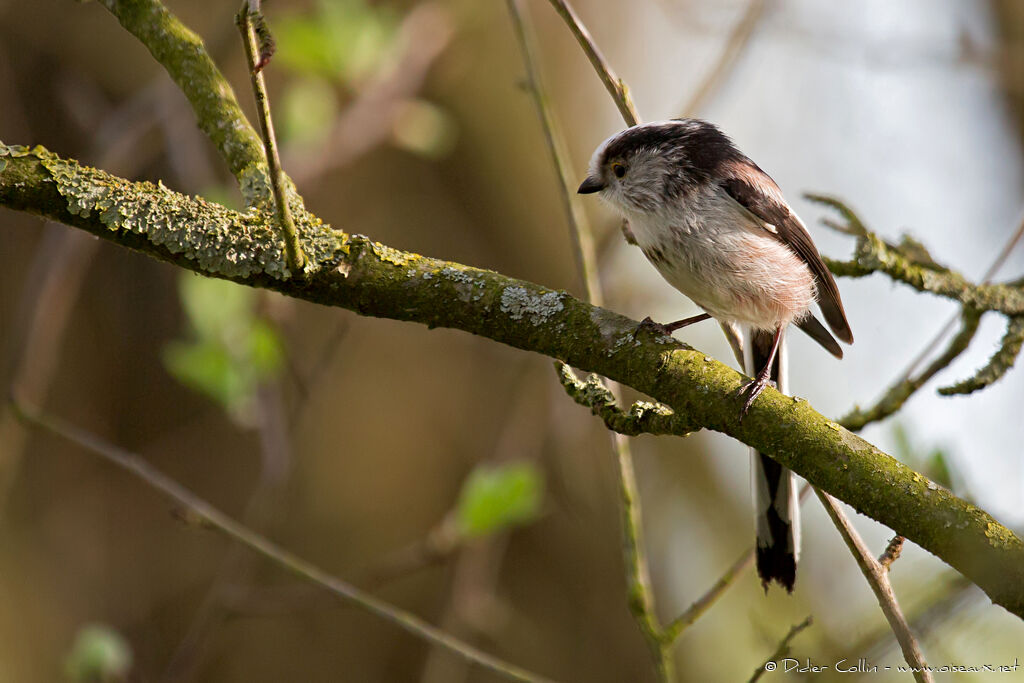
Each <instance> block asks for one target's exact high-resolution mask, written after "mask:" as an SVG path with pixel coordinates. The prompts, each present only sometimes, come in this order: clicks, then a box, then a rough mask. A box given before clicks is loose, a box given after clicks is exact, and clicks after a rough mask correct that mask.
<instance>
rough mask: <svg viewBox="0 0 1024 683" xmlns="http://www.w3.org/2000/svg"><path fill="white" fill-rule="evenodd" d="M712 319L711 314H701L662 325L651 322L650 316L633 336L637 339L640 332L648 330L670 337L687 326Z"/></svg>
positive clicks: (641, 323)
mask: <svg viewBox="0 0 1024 683" xmlns="http://www.w3.org/2000/svg"><path fill="white" fill-rule="evenodd" d="M710 317H711V314H710V313H701V314H700V315H694V316H691V317H689V318H683V319H682V320H677V321H675V322H674V323H666V324H664V325H662V324H661V323H656V322H654V321H653V320H651V317H650V316H648V317H646V318H644V319H643V320H641V321H640V325H639V326H638V327H637V328H636V330H635V331H634V332H633V336H634V337H636V335H637V333H639V332H640V330H647V331H648V332H653V333H655V334H664V335H666V336H670V335H671V334H672V333H673V332H675V331H676V330H681V329H682V328H684V327H686V326H687V325H692V324H694V323H699V322H701V321H702V320H707V319H709V318H710Z"/></svg>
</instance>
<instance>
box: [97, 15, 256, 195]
mask: <svg viewBox="0 0 1024 683" xmlns="http://www.w3.org/2000/svg"><path fill="white" fill-rule="evenodd" d="M100 2H101V4H102V5H103V6H104V7H106V8H107V9H108V10H109V11H110V13H111V14H113V15H114V16H115V17H117V20H118V21H119V22H121V25H122V26H123V27H124V28H125V29H126V30H127V31H128V32H129V33H131V34H132V35H134V36H135V37H136V38H138V39H139V41H140V42H141V43H142V44H143V45H145V46H146V49H148V50H149V51H150V53H151V54H152V55H153V57H154V58H155V59H156V61H158V62H160V64H161V65H163V67H164V68H165V69H166V70H167V73H168V75H170V77H171V78H172V79H174V82H175V83H176V84H177V85H178V87H179V88H181V91H182V92H183V93H184V94H185V97H186V98H188V101H189V103H190V104H191V105H192V110H193V111H194V112H195V114H196V121H197V122H198V123H199V127H200V128H201V129H202V131H203V132H204V133H206V136H207V137H208V138H210V140H211V141H212V142H213V144H214V145H216V147H217V150H218V151H219V152H220V155H221V157H223V158H224V160H225V161H226V162H227V164H228V168H230V169H231V174H232V175H234V176H235V178H236V180H237V181H238V184H239V186H240V187H241V188H242V194H243V195H244V196H245V199H246V201H247V202H248V203H250V204H258V203H265V202H267V201H269V200H270V197H271V192H270V183H269V181H268V177H267V168H266V159H265V158H264V156H263V144H262V143H261V142H260V138H259V136H258V135H256V131H254V130H253V128H252V126H250V125H249V121H248V120H247V119H246V118H245V114H243V113H242V108H241V107H240V106H239V105H238V100H237V99H236V98H235V93H234V91H233V90H232V89H231V85H230V84H229V83H228V82H227V80H225V78H224V76H223V75H222V74H221V72H220V71H219V70H218V69H217V65H216V64H214V63H213V60H212V59H211V58H210V55H209V54H208V53H207V52H206V48H205V46H204V45H203V41H202V39H201V38H200V37H199V36H197V35H196V34H195V33H194V32H193V31H191V30H190V29H189V28H188V27H187V26H185V25H184V24H183V23H181V21H179V20H178V18H177V17H175V16H174V15H173V14H171V12H170V11H169V10H168V9H167V8H166V7H164V6H163V3H161V2H159V0H100Z"/></svg>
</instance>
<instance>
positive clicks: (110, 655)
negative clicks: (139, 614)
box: [64, 624, 132, 683]
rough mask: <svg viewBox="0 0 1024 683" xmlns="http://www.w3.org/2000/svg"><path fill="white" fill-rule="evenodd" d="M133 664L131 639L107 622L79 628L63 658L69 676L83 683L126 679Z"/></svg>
mask: <svg viewBox="0 0 1024 683" xmlns="http://www.w3.org/2000/svg"><path fill="white" fill-rule="evenodd" d="M131 667H132V650H131V647H130V646H129V645H128V642H127V641H126V640H125V639H124V638H123V637H122V636H121V634H120V633H118V632H117V631H115V630H114V629H112V628H111V627H109V626H106V625H104V624H88V625H86V626H83V627H82V628H81V629H79V631H78V633H77V634H76V635H75V642H74V643H73V644H72V646H71V652H70V653H68V656H67V658H66V659H65V660H64V671H65V673H66V674H67V676H68V678H70V679H71V680H72V681H81V682H82V683H96V682H97V681H122V680H127V678H128V673H129V671H130V670H131Z"/></svg>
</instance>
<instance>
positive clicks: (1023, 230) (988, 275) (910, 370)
mask: <svg viewBox="0 0 1024 683" xmlns="http://www.w3.org/2000/svg"><path fill="white" fill-rule="evenodd" d="M1022 237H1024V217H1022V218H1021V219H1020V221H1019V222H1018V224H1017V229H1016V230H1014V232H1013V234H1012V235H1010V237H1009V239H1007V240H1006V243H1005V244H1004V245H1003V246H1002V248H1001V249H1000V250H999V253H998V254H996V258H995V260H993V261H992V263H991V265H989V267H988V270H986V271H985V274H984V275H983V276H982V280H981V284H983V285H987V284H989V283H990V282H992V278H994V277H995V276H996V273H998V272H999V269H1000V268H1002V267H1003V264H1004V263H1006V259H1007V258H1009V257H1010V253H1011V252H1013V250H1014V249H1015V248H1016V246H1017V243H1018V242H1020V240H1021V238H1022ZM955 324H956V316H955V315H954V316H952V317H950V319H949V320H948V321H947V322H946V324H945V325H943V327H942V329H941V330H939V332H938V334H936V335H935V336H934V337H933V338H932V340H931V341H930V342H928V343H927V344H925V346H924V348H923V349H921V353H919V354H918V355H917V357H916V358H914V360H913V361H911V363H910V365H909V366H908V367H907V369H906V370H905V371H904V372H903V376H902V377H901V378H900V381H903V382H905V381H907V379H909V377H910V376H911V375H912V374H914V371H915V370H917V368H918V366H920V365H921V363H923V362H924V360H925V358H927V357H928V356H929V355H931V353H932V351H934V350H935V347H936V346H938V345H939V342H941V341H942V340H943V339H944V338H945V337H946V335H947V334H949V332H950V331H951V330H952V329H953V325H955Z"/></svg>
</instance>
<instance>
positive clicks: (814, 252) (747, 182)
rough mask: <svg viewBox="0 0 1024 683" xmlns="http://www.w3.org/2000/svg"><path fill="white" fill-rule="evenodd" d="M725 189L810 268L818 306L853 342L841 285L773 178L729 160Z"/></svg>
mask: <svg viewBox="0 0 1024 683" xmlns="http://www.w3.org/2000/svg"><path fill="white" fill-rule="evenodd" d="M720 170H721V172H722V174H723V175H724V176H725V180H723V181H722V182H721V187H722V189H723V190H724V191H725V192H726V194H728V195H729V196H730V197H732V198H733V199H734V200H735V201H736V202H737V203H738V204H740V206H742V207H743V208H745V209H746V210H747V211H749V212H750V213H752V214H753V215H754V216H756V217H757V218H758V219H759V220H760V221H761V222H763V223H764V224H765V228H766V229H767V230H768V231H769V232H771V233H772V234H773V235H775V236H776V237H777V238H778V239H779V240H781V241H782V243H783V244H785V245H786V246H788V247H789V248H790V249H792V250H793V251H794V252H795V253H796V254H797V256H799V257H800V258H801V259H802V260H803V261H804V263H806V264H807V266H808V267H809V268H810V269H811V272H812V273H813V274H814V277H815V279H816V280H817V284H818V305H819V306H821V312H822V314H823V315H824V316H825V321H826V322H828V326H829V327H831V328H832V331H833V332H834V333H835V335H836V336H837V337H839V338H840V339H842V340H843V341H844V342H846V343H847V344H852V343H853V331H852V330H851V329H850V323H849V322H847V320H846V312H845V311H844V310H843V302H842V299H840V298H839V288H838V287H837V286H836V281H835V279H834V278H833V277H832V273H830V272H829V270H828V266H826V265H825V262H824V261H823V260H822V259H821V255H820V254H818V249H817V248H816V247H815V246H814V242H812V241H811V236H810V234H809V233H808V232H807V228H805V227H804V224H803V223H802V222H801V221H800V219H799V218H798V217H797V215H796V214H795V213H793V210H792V209H790V208H789V205H788V204H787V203H786V200H785V199H784V198H783V197H782V191H781V190H780V189H779V186H778V185H776V184H775V181H774V180H772V179H771V177H770V176H769V175H768V174H767V173H765V172H764V171H762V170H761V169H760V168H758V166H757V164H755V163H754V162H753V161H750V160H749V159H747V158H743V159H730V160H728V161H726V162H724V163H723V164H722V166H721V169H720Z"/></svg>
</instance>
